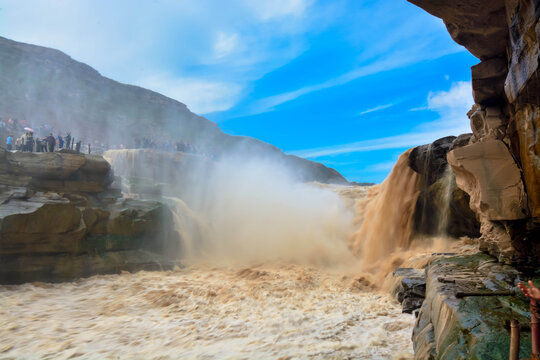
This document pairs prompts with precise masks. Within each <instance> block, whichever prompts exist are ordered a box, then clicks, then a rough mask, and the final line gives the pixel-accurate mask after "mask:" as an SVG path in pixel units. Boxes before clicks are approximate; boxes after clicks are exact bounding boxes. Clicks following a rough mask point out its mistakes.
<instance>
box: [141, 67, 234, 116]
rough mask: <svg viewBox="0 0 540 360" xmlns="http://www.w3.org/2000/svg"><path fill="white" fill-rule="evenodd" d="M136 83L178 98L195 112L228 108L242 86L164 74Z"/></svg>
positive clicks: (209, 111)
mask: <svg viewBox="0 0 540 360" xmlns="http://www.w3.org/2000/svg"><path fill="white" fill-rule="evenodd" d="M138 85H139V86H143V87H145V88H148V89H150V90H153V91H156V92H158V93H161V94H163V95H165V96H168V97H170V98H173V99H175V100H178V101H180V102H182V103H184V104H186V105H187V106H188V108H189V109H190V110H191V111H193V112H194V113H197V114H208V113H211V112H214V111H223V110H227V109H229V108H230V107H231V106H233V105H234V104H235V103H236V101H237V100H238V98H239V96H240V93H241V91H242V87H241V86H240V85H238V84H234V83H225V82H215V81H208V80H204V79H197V78H187V77H186V78H175V77H173V76H168V75H164V74H160V75H154V76H149V77H145V78H143V79H141V80H140V81H139V82H138Z"/></svg>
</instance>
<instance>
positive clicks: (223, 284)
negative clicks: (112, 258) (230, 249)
mask: <svg viewBox="0 0 540 360" xmlns="http://www.w3.org/2000/svg"><path fill="white" fill-rule="evenodd" d="M364 284H365V282H364V281H362V278H360V279H358V278H355V277H354V276H347V275H343V273H340V271H334V270H331V269H325V268H316V267H311V266H306V265H293V264H289V263H280V262H268V263H263V264H260V265H256V266H250V267H242V266H227V267H212V266H208V265H193V266H190V267H186V268H184V269H177V270H176V271H170V272H139V273H135V274H129V273H123V274H120V275H107V276H94V277H91V278H88V279H82V280H79V281H76V282H72V283H62V284H44V283H33V284H24V285H16V286H15V285H10V286H0V304H1V305H0V358H1V359H307V358H309V359H312V358H314V359H407V358H411V357H412V345H411V341H410V337H411V329H412V326H413V323H414V317H413V316H411V315H407V314H402V313H401V307H400V306H399V305H398V304H397V303H396V302H395V301H394V300H392V299H391V298H390V297H389V296H388V295H386V294H384V293H379V292H377V291H376V290H373V289H371V288H370V287H369V286H365V285H364Z"/></svg>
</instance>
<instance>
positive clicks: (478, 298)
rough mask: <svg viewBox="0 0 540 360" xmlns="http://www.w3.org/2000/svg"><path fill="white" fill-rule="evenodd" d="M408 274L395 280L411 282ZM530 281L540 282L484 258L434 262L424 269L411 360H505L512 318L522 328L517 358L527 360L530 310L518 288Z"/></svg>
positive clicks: (400, 273) (402, 273)
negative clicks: (413, 352) (423, 289)
mask: <svg viewBox="0 0 540 360" xmlns="http://www.w3.org/2000/svg"><path fill="white" fill-rule="evenodd" d="M406 270H407V269H406ZM407 271H409V270H407ZM407 271H405V270H399V269H398V270H397V271H396V274H395V275H397V276H398V277H399V276H405V277H407V276H409V277H411V275H413V276H412V277H413V278H414V275H415V274H412V273H410V271H409V273H407ZM416 275H419V273H417V274H416ZM531 278H532V279H533V280H534V281H537V280H540V274H539V273H536V275H531V274H529V276H524V275H523V274H522V273H520V272H519V271H518V270H516V269H515V268H514V267H512V266H508V265H503V264H501V263H498V262H497V261H496V259H495V258H493V257H491V256H489V255H485V254H480V253H479V254H476V255H449V256H440V257H437V258H435V259H434V260H433V261H432V263H431V264H430V265H429V266H428V267H427V268H426V269H425V286H426V296H425V300H424V301H423V304H422V306H421V308H420V312H419V314H418V319H417V322H416V325H415V327H414V330H413V336H412V340H413V345H414V351H415V359H422V360H427V359H501V360H502V359H508V354H509V349H510V329H509V327H508V326H507V323H508V322H509V321H510V320H511V319H517V320H518V321H519V322H520V324H522V333H521V347H520V358H528V357H529V356H530V354H531V338H530V327H529V323H530V314H529V312H528V306H529V305H528V301H527V299H526V298H525V297H524V296H523V295H522V294H521V292H520V291H519V289H518V288H517V284H518V282H519V281H525V280H528V279H531ZM396 283H397V284H399V283H400V281H397V282H396ZM395 293H397V292H395ZM528 329H529V330H528Z"/></svg>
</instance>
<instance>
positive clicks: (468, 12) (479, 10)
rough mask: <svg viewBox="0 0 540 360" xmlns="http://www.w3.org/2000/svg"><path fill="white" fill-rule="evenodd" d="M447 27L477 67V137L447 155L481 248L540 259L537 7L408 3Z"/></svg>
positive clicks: (530, 1) (514, 1)
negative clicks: (475, 219)
mask: <svg viewBox="0 0 540 360" xmlns="http://www.w3.org/2000/svg"><path fill="white" fill-rule="evenodd" d="M409 1H410V2H412V3H413V4H416V5H418V6H420V7H422V8H424V9H425V10H426V11H428V12H429V13H431V14H433V15H435V16H437V17H440V18H441V19H443V21H444V23H445V24H446V27H447V28H448V31H449V33H450V35H451V36H452V38H453V39H454V40H455V41H456V42H457V43H459V44H461V45H463V46H465V47H466V48H467V49H468V50H469V51H470V52H471V53H472V54H474V55H475V56H477V57H478V58H479V59H480V63H479V64H478V65H475V66H473V67H472V86H473V97H474V100H475V102H476V104H475V105H474V107H473V108H472V109H471V111H470V112H469V113H468V116H469V118H470V121H471V128H472V131H473V136H472V137H471V138H470V141H469V142H468V144H467V145H466V146H463V147H461V148H459V149H454V150H452V151H450V152H449V153H448V156H447V158H448V162H449V163H450V164H451V166H452V168H453V169H454V171H455V172H456V174H457V178H456V182H457V185H458V186H459V188H461V189H462V190H463V191H465V192H466V193H467V194H468V195H469V196H470V205H471V208H472V209H473V210H474V211H475V213H476V215H477V217H478V218H479V219H480V223H481V233H482V236H481V248H482V249H483V250H485V251H488V252H489V253H491V254H493V255H494V256H496V257H497V258H498V259H499V260H500V261H503V262H506V263H514V264H516V263H517V264H526V263H538V259H539V258H540V241H539V240H540V142H539V141H538V137H539V133H538V128H539V125H540V120H539V119H540V117H539V115H538V114H539V113H540V112H539V110H540V83H539V82H538V72H539V71H540V69H539V61H538V55H539V39H540V23H539V21H538V20H539V17H540V2H539V1H537V0H492V1H480V0H473V1H470V0H468V1H464V0H452V1H441V0H409Z"/></svg>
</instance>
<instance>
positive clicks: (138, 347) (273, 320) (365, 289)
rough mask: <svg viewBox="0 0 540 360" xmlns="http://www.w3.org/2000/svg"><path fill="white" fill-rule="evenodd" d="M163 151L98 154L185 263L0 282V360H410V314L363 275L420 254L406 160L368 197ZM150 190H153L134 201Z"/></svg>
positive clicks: (272, 170)
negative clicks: (169, 236)
mask: <svg viewBox="0 0 540 360" xmlns="http://www.w3.org/2000/svg"><path fill="white" fill-rule="evenodd" d="M141 154H142V155H141ZM141 156H142V158H141ZM167 156H168V158H166V159H165V160H163V158H162V157H161V155H159V154H156V153H153V152H149V151H144V152H140V151H137V150H123V151H114V152H108V153H107V154H106V157H107V158H108V159H109V160H110V162H111V163H112V164H113V167H114V170H115V172H116V174H119V175H122V176H124V177H126V178H127V177H131V178H132V179H133V178H134V179H135V181H132V182H131V183H132V184H137V185H139V186H138V187H136V188H137V189H139V191H141V190H140V189H143V190H142V191H143V192H140V193H137V194H136V195H139V196H141V197H142V198H152V196H157V198H159V199H161V200H162V201H166V202H168V203H169V204H170V205H171V207H172V208H173V210H174V213H175V222H176V225H177V227H178V230H179V231H180V233H181V234H182V238H183V240H184V257H185V259H184V262H185V263H186V264H191V265H189V267H188V268H186V269H183V270H180V269H178V270H177V271H174V272H154V273H147V272H139V273H137V274H128V273H124V274H121V275H110V276H95V277H92V278H89V279H83V280H80V281H77V282H73V283H64V284H54V285H51V284H39V283H36V284H25V285H20V286H0V301H2V304H3V306H2V308H0V321H1V323H0V325H2V327H1V328H0V354H1V355H2V356H5V357H8V358H10V357H13V358H20V357H23V358H24V357H36V358H55V359H68V358H84V359H104V358H120V359H133V358H136V359H137V358H144V359H176V358H205V359H230V358H299V359H307V358H315V359H327V358H356V359H409V358H412V346H411V341H410V333H411V329H412V326H413V324H414V321H415V320H414V318H413V317H412V316H410V315H405V314H401V308H400V306H399V305H398V304H397V303H396V302H394V301H393V300H392V299H390V298H389V297H388V296H387V295H385V294H381V293H379V292H378V291H377V288H378V287H380V284H381V282H378V281H374V280H372V279H371V278H369V277H365V276H364V275H363V274H360V275H359V273H360V271H364V270H368V271H371V272H372V273H373V272H375V273H376V271H375V270H374V269H378V270H379V272H380V273H384V274H386V273H387V272H388V271H391V270H392V269H393V268H395V267H396V266H398V265H399V263H400V261H402V258H403V256H412V255H413V253H414V252H418V251H417V250H416V249H411V231H410V222H411V216H412V210H413V208H414V202H415V201H416V197H417V196H418V189H417V187H418V176H417V175H416V173H414V172H413V171H412V170H411V169H410V168H409V167H408V165H407V159H408V152H407V153H405V154H404V155H402V156H401V157H400V159H399V160H398V162H397V164H396V166H395V167H394V170H393V171H392V174H391V175H390V176H389V178H388V179H387V180H386V181H385V182H384V183H383V184H382V185H380V186H376V187H373V188H371V189H369V190H367V188H333V187H331V186H327V185H320V184H302V183H297V182H294V181H292V180H291V179H290V178H289V177H288V176H287V174H286V173H284V172H283V171H282V170H281V168H280V167H279V166H276V165H275V164H271V163H267V162H265V161H257V162H246V161H241V162H238V161H235V159H229V160H225V161H220V162H216V163H209V162H206V163H205V164H204V165H203V166H202V167H201V166H199V165H197V164H196V161H195V162H194V163H195V164H191V165H193V166H191V165H189V164H186V162H183V160H182V159H184V160H186V158H185V157H184V156H183V155H181V154H174V155H167ZM201 168H202V169H203V171H201ZM158 183H159V184H160V189H161V190H162V191H160V192H159V193H155V192H152V191H150V192H148V193H144V191H146V190H148V189H150V190H152V187H153V186H152V184H158ZM140 184H150V186H140ZM162 185H163V186H162ZM133 189H134V187H132V188H131V191H133ZM188 190H189V191H188ZM337 193H339V194H340V195H338V194H337ZM366 194H367V197H366ZM344 198H345V200H343V199H344ZM355 201H356V210H357V217H356V219H354V221H353V213H352V212H351V211H350V208H351V205H352V203H354V202H355ZM355 225H356V226H360V229H359V231H357V232H356V233H354V235H353V236H352V237H350V234H352V233H353V231H354V226H355ZM347 238H349V239H350V243H349V244H348V245H349V246H350V248H352V249H353V250H354V252H355V253H356V254H358V255H359V257H360V260H361V261H360V262H359V261H358V258H355V257H354V256H353V255H352V252H351V251H350V250H349V248H348V247H347V243H346V240H347ZM422 250H425V249H422ZM359 263H360V265H361V267H359V266H358V264H359ZM208 264H211V266H210V265H208Z"/></svg>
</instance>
